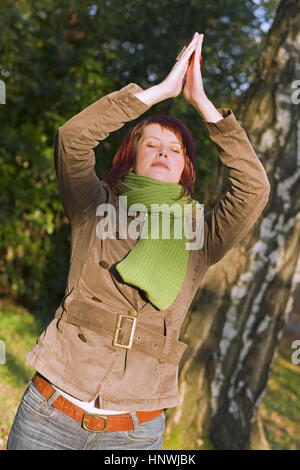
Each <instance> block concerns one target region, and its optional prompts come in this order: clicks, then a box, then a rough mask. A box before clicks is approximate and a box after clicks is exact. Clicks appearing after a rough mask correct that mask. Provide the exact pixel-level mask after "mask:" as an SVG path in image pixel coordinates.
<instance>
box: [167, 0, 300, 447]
mask: <svg viewBox="0 0 300 470" xmlns="http://www.w3.org/2000/svg"><path fill="white" fill-rule="evenodd" d="M299 24H300V0H283V1H282V2H281V3H280V5H279V7H278V10H277V12H276V18H275V20H274V23H273V26H272V28H271V30H270V32H269V34H268V37H267V41H266V47H265V49H264V51H263V52H262V54H261V56H260V57H259V61H258V64H257V69H256V73H255V77H254V79H253V81H252V84H251V85H250V87H249V89H248V90H247V93H246V94H245V96H244V99H243V101H242V103H241V106H240V107H239V110H238V112H237V113H235V114H236V116H237V118H238V120H239V122H240V123H241V125H242V127H243V128H244V129H245V131H246V133H247V135H248V137H249V139H250V141H251V143H252V145H253V147H254V149H255V151H256V153H257V155H258V157H259V158H260V160H261V161H262V164H263V166H264V168H265V169H266V171H267V174H268V178H269V181H270V185H271V194H270V198H269V201H268V204H267V206H266V208H265V209H264V211H263V213H262V215H261V217H260V218H259V219H258V220H257V222H256V224H255V225H254V227H253V229H252V230H251V231H250V232H249V233H248V235H247V236H246V237H245V238H244V239H243V240H242V242H241V243H239V245H237V246H235V247H234V248H232V249H231V250H230V251H229V252H228V253H227V254H226V255H225V257H224V258H223V259H222V260H221V261H220V262H219V263H217V264H216V265H214V266H212V267H211V268H210V269H209V270H208V272H207V274H206V276H205V278H204V280H203V282H202V285H201V287H200V289H199V290H198V292H197V294H196V297H195V298H194V301H193V303H192V305H191V308H190V311H189V312H188V314H187V316H186V318H185V320H184V323H183V327H182V330H181V335H180V339H181V340H182V341H184V342H186V343H188V344H189V346H190V347H189V348H188V349H187V350H186V352H185V354H184V356H183V358H182V360H181V362H180V368H179V390H180V397H181V403H180V405H178V406H177V407H176V408H175V409H169V410H167V413H166V416H167V422H166V438H168V435H169V434H170V433H171V431H173V430H174V427H175V426H176V425H178V428H177V429H179V434H180V443H181V448H184V449H201V448H202V449H203V448H213V449H243V450H246V449H268V448H269V445H268V442H267V439H266V437H265V435H264V430H263V423H262V420H261V418H260V416H259V413H258V410H259V404H260V402H261V400H262V398H263V395H264V393H265V391H266V387H267V382H268V379H269V377H270V375H271V373H272V368H273V364H274V359H275V358H276V356H277V352H278V351H277V349H278V345H279V342H280V339H281V337H282V333H283V330H284V327H285V324H286V322H287V319H288V315H289V313H290V311H291V306H292V299H293V289H294V288H295V276H296V272H297V265H298V273H299V252H300V237H299V233H300V197H299V192H300V123H299V104H298V103H297V101H299V99H300V92H299V93H298V94H297V89H296V88H295V86H296V85H297V86H298V89H299V90H300V80H299V79H300V72H299V62H298V59H299V57H300V32H299ZM297 67H298V68H297ZM297 79H298V82H299V83H296V81H297ZM222 176H223V175H222ZM217 196H218V198H219V197H220V195H217ZM218 198H217V199H218ZM292 352H293V351H292V350H291V354H292Z"/></svg>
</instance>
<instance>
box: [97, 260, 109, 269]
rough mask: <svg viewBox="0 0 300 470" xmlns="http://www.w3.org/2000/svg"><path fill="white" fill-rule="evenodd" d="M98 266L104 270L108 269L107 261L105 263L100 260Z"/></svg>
mask: <svg viewBox="0 0 300 470" xmlns="http://www.w3.org/2000/svg"><path fill="white" fill-rule="evenodd" d="M99 264H100V266H102V268H104V269H108V268H109V263H108V262H107V261H105V260H104V259H102V260H101V261H99Z"/></svg>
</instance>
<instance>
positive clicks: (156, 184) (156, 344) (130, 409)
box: [7, 33, 270, 450]
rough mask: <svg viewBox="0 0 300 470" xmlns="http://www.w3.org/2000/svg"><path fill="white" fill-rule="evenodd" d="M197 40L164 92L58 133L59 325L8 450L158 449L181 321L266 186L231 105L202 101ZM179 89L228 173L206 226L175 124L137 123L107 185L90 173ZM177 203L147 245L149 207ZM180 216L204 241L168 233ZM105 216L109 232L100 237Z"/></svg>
mask: <svg viewBox="0 0 300 470" xmlns="http://www.w3.org/2000/svg"><path fill="white" fill-rule="evenodd" d="M202 41H203V35H202V34H201V35H199V34H198V33H195V35H194V37H193V39H192V41H191V42H190V44H189V45H188V47H187V48H186V49H185V50H184V51H183V52H182V54H181V56H180V57H179V58H178V61H177V63H176V64H175V65H174V67H173V68H172V70H171V72H170V73H169V75H168V76H167V77H166V78H165V79H164V80H163V81H162V82H161V83H160V84H159V85H156V86H153V87H152V88H150V89H147V90H142V89H141V88H140V87H139V86H138V85H136V84H134V83H130V84H129V85H127V86H125V87H124V88H122V89H121V90H119V91H116V92H113V93H110V94H109V95H107V96H105V97H103V98H101V99H100V100H98V101H97V102H95V103H93V104H92V105H90V106H89V107H87V108H86V109H84V110H83V111H82V112H81V113H79V114H78V115H76V116H74V117H73V118H72V119H70V120H69V121H68V122H67V123H66V124H64V126H62V127H60V128H59V131H57V132H56V134H55V153H54V154H55V168H56V173H57V177H58V182H59V188H60V194H61V199H62V203H63V206H64V210H65V213H66V215H67V217H68V218H69V221H70V224H71V229H72V241H71V247H72V250H71V260H70V271H69V276H68V282H67V287H66V294H65V296H64V299H63V301H62V303H61V305H60V306H59V307H58V309H57V311H56V313H55V317H54V319H53V320H52V321H51V322H50V324H49V325H48V327H47V328H46V330H45V331H44V332H43V333H42V335H41V336H40V338H39V339H38V340H37V343H36V345H35V346H34V347H33V348H32V350H31V351H30V352H29V353H28V354H27V356H26V358H27V361H28V363H29V364H31V365H32V366H33V367H35V369H36V371H37V372H36V374H35V376H34V377H33V379H32V380H31V381H30V382H29V384H28V385H27V388H26V390H25V392H24V395H23V397H22V400H21V403H20V405H19V408H18V410H17V413H16V417H15V420H14V423H13V426H12V428H11V431H10V435H9V439H8V443H7V449H70V450H71V449H73V450H79V449H100V450H101V449H114V450H117V449H147V450H148V449H161V448H162V443H163V433H164V429H165V413H164V411H165V409H166V408H168V407H174V406H176V405H177V404H178V403H179V395H178V384H177V379H178V364H179V361H180V359H181V357H182V354H183V352H184V351H185V349H186V348H187V345H186V344H185V343H182V342H181V341H179V340H178V337H179V334H180V328H181V325H182V323H183V320H184V317H185V315H186V313H187V311H188V308H189V306H190V304H191V302H192V300H193V298H194V295H195V293H196V292H197V290H198V288H199V286H200V283H201V280H202V279H203V276H204V275H205V273H206V272H207V270H208V269H209V267H210V266H211V265H213V264H215V263H217V262H218V261H219V260H220V259H221V258H222V257H223V256H224V255H225V254H226V253H227V252H228V250H230V248H231V247H232V246H233V245H235V244H236V243H238V242H239V241H240V240H241V239H242V238H243V237H244V236H245V235H246V234H247V233H248V232H249V230H250V229H251V227H252V226H253V224H254V223H255V221H256V220H257V218H258V217H259V215H260V214H261V212H262V210H263V209H264V207H265V205H266V203H267V201H268V196H269V190H270V185H269V182H268V178H267V175H266V172H265V170H264V168H263V166H262V165H261V163H260V161H259V160H258V158H257V156H256V154H255V152H254V150H253V148H252V146H251V144H250V142H249V140H248V138H247V135H246V133H245V131H244V130H243V129H242V127H241V126H240V124H239V123H238V122H237V120H236V119H235V117H234V115H233V113H232V110H231V109H228V108H218V109H216V108H215V107H214V105H213V104H212V103H211V101H209V100H208V98H207V97H206V95H205V92H204V90H203V84H202V76H201V70H200V62H199V60H200V57H201V48H202ZM185 77H186V78H185ZM184 80H185V82H184ZM183 85H184V88H183V93H184V96H185V98H186V99H187V101H188V102H190V103H191V104H192V105H193V106H194V107H195V109H196V110H197V111H198V112H199V114H200V115H201V117H202V118H203V121H204V125H205V127H206V128H207V130H208V133H209V136H210V138H211V139H212V140H213V141H214V143H215V144H216V146H217V149H218V150H219V153H220V158H221V161H222V163H223V164H224V165H226V166H227V167H228V169H229V182H230V184H231V187H230V190H229V191H228V192H227V193H226V195H225V197H224V198H223V199H222V200H221V201H219V203H218V204H217V205H216V206H215V207H214V208H213V210H212V211H211V212H209V213H206V214H205V215H204V218H203V219H202V221H203V225H202V226H200V225H199V224H198V221H199V219H198V218H197V208H199V207H198V204H197V203H196V201H195V200H193V184H194V180H195V172H194V162H195V159H194V147H193V142H192V139H191V136H190V133H189V131H188V130H187V128H186V127H185V126H184V124H183V123H181V122H180V121H178V120H177V119H175V118H172V117H171V116H155V115H154V116H151V117H149V118H148V119H146V120H144V121H141V122H140V123H138V124H137V125H136V126H135V127H134V128H133V129H132V130H131V132H130V133H129V134H128V135H127V137H126V139H125V140H124V142H123V144H122V145H121V147H120V149H119V150H118V152H117V153H116V155H115V157H114V160H113V165H112V169H111V171H110V172H109V174H108V175H107V177H106V180H105V181H99V179H98V178H97V176H96V174H95V171H94V165H95V155H94V152H93V148H94V147H95V146H96V145H98V141H99V140H104V139H105V138H106V137H107V136H108V135H109V133H110V132H113V131H114V130H117V129H119V128H120V127H122V125H124V123H125V122H128V121H131V120H133V119H136V118H137V117H138V116H140V115H141V114H142V113H143V112H145V111H146V110H147V109H149V108H150V107H151V106H152V105H153V104H155V103H158V102H159V101H162V100H164V99H167V98H171V97H175V96H178V95H179V94H180V92H181V90H182V86H183ZM124 201H126V203H127V202H128V206H126V205H125V204H124ZM175 202H176V204H177V206H176V208H175V209H174V213H173V216H172V217H171V218H170V219H169V220H171V222H170V228H171V236H170V237H169V238H167V237H164V236H163V234H162V232H161V231H159V233H158V237H157V238H155V237H153V239H152V237H151V236H148V237H147V235H149V234H150V233H151V232H150V228H149V227H150V225H152V222H153V220H155V217H156V215H157V212H159V211H155V210H154V209H153V207H154V205H155V204H164V208H165V207H166V206H167V207H170V205H171V204H173V203H175ZM136 204H138V205H142V207H143V209H142V210H141V211H140V213H141V216H139V217H136V218H134V217H132V212H131V211H130V210H129V209H132V207H134V205H136ZM135 207H136V206H135ZM155 207H156V206H155ZM128 208H129V209H128ZM183 208H184V209H185V208H187V209H188V210H187V213H185V212H184V211H183V212H182V209H183ZM111 209H113V210H112V211H111V214H110V215H111V218H110V219H108V218H107V219H106V221H105V217H104V214H105V213H106V212H105V210H106V211H107V212H109V211H110V210H111ZM162 212H168V211H167V210H165V211H164V210H162ZM183 213H184V215H183ZM186 214H187V215H188V217H187V219H185V217H186ZM163 216H164V217H165V214H163ZM190 216H192V217H190ZM189 217H190V219H189ZM150 219H151V224H149V223H147V221H148V222H150ZM185 220H190V221H192V226H193V227H192V228H193V230H194V232H195V234H196V236H197V235H198V232H201V230H202V234H203V238H202V243H201V244H200V245H199V246H196V247H195V246H192V247H191V245H189V248H188V249H187V245H186V241H187V239H189V236H187V234H186V232H184V235H183V234H182V232H180V237H176V236H175V230H177V229H178V227H180V230H181V229H182V225H180V224H179V225H177V223H178V222H179V221H181V222H182V221H185ZM104 221H105V222H106V225H109V223H111V224H112V228H113V230H112V232H113V233H114V234H115V235H116V236H114V237H112V236H111V233H110V232H109V231H108V232H109V233H110V236H109V237H108V236H106V235H105V233H104V232H105V230H104V229H103V227H104V224H103V222H104ZM156 221H157V219H156ZM108 222H109V223H108ZM136 223H137V225H134V227H135V228H136V227H137V226H139V230H138V231H136V233H137V234H138V235H137V236H136V237H135V236H132V234H133V232H134V230H133V229H132V225H133V224H136ZM195 224H196V230H195ZM154 226H155V224H154ZM156 227H157V225H156ZM124 228H125V229H129V230H128V231H127V233H125V236H124ZM190 229H191V227H190ZM125 232H126V230H125ZM176 233H177V232H176ZM188 234H191V232H188ZM145 235H146V236H145ZM137 238H138V240H137ZM190 238H192V237H190Z"/></svg>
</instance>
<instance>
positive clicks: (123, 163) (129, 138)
mask: <svg viewBox="0 0 300 470" xmlns="http://www.w3.org/2000/svg"><path fill="white" fill-rule="evenodd" d="M149 124H159V125H160V127H161V128H162V129H168V130H170V131H172V132H174V134H175V135H176V137H177V138H178V139H179V141H180V142H181V144H182V148H183V151H184V161H185V163H184V168H183V171H182V174H181V178H180V181H179V184H181V186H182V187H183V190H182V192H181V194H180V197H181V196H185V195H188V196H190V197H191V198H192V199H194V184H195V179H196V175H195V145H194V142H193V139H192V136H191V134H190V131H189V130H188V128H187V127H186V125H185V124H184V123H183V122H182V121H180V120H179V119H177V118H175V117H173V116H170V115H168V114H156V115H153V116H149V117H148V118H146V119H143V120H142V121H140V122H138V123H137V124H136V125H135V126H134V127H133V128H132V129H131V130H130V131H129V132H128V134H127V135H126V137H125V139H124V140H123V142H122V144H121V146H120V147H119V149H118V150H117V152H116V153H115V156H114V158H113V161H112V168H111V169H110V170H109V172H108V173H107V175H106V177H105V181H107V182H108V183H109V185H110V187H111V189H112V191H113V193H114V194H115V195H116V196H117V195H118V192H117V188H116V186H117V185H118V183H119V181H120V180H121V179H122V177H123V176H124V175H125V174H126V173H128V171H129V170H130V167H131V166H133V165H134V162H135V158H136V154H137V144H138V142H139V140H140V139H141V137H142V136H143V130H144V129H145V127H146V126H147V125H149Z"/></svg>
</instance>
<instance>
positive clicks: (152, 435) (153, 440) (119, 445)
mask: <svg viewBox="0 0 300 470" xmlns="http://www.w3.org/2000/svg"><path fill="white" fill-rule="evenodd" d="M58 396H59V392H58V391H55V393H54V394H53V395H52V396H51V397H50V398H49V399H48V400H46V398H44V397H43V395H41V393H40V392H39V391H38V390H37V389H36V387H35V386H34V384H33V382H32V381H30V382H29V384H28V385H27V387H26V389H25V392H24V394H23V396H22V399H21V402H20V404H19V407H18V409H17V413H16V416H15V418H14V422H13V424H12V427H11V429H10V433H9V436H8V440H7V446H6V450H106V449H110V450H119V449H120V450H127V449H128V450H148V449H149V450H161V448H162V443H163V433H164V430H165V413H164V411H163V412H162V413H161V414H160V415H158V416H157V417H156V418H154V419H152V420H150V421H146V422H145V423H142V424H139V421H138V417H137V415H136V412H135V411H131V412H130V414H131V416H132V419H133V423H134V429H133V430H131V431H111V432H107V431H104V432H102V433H97V432H93V431H87V430H86V429H83V428H82V426H81V423H79V422H78V421H75V419H73V418H70V417H69V416H67V415H65V414H64V413H62V412H61V411H59V410H57V409H56V408H54V406H53V405H52V403H53V402H54V401H55V400H56V398H57V397H58Z"/></svg>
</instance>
